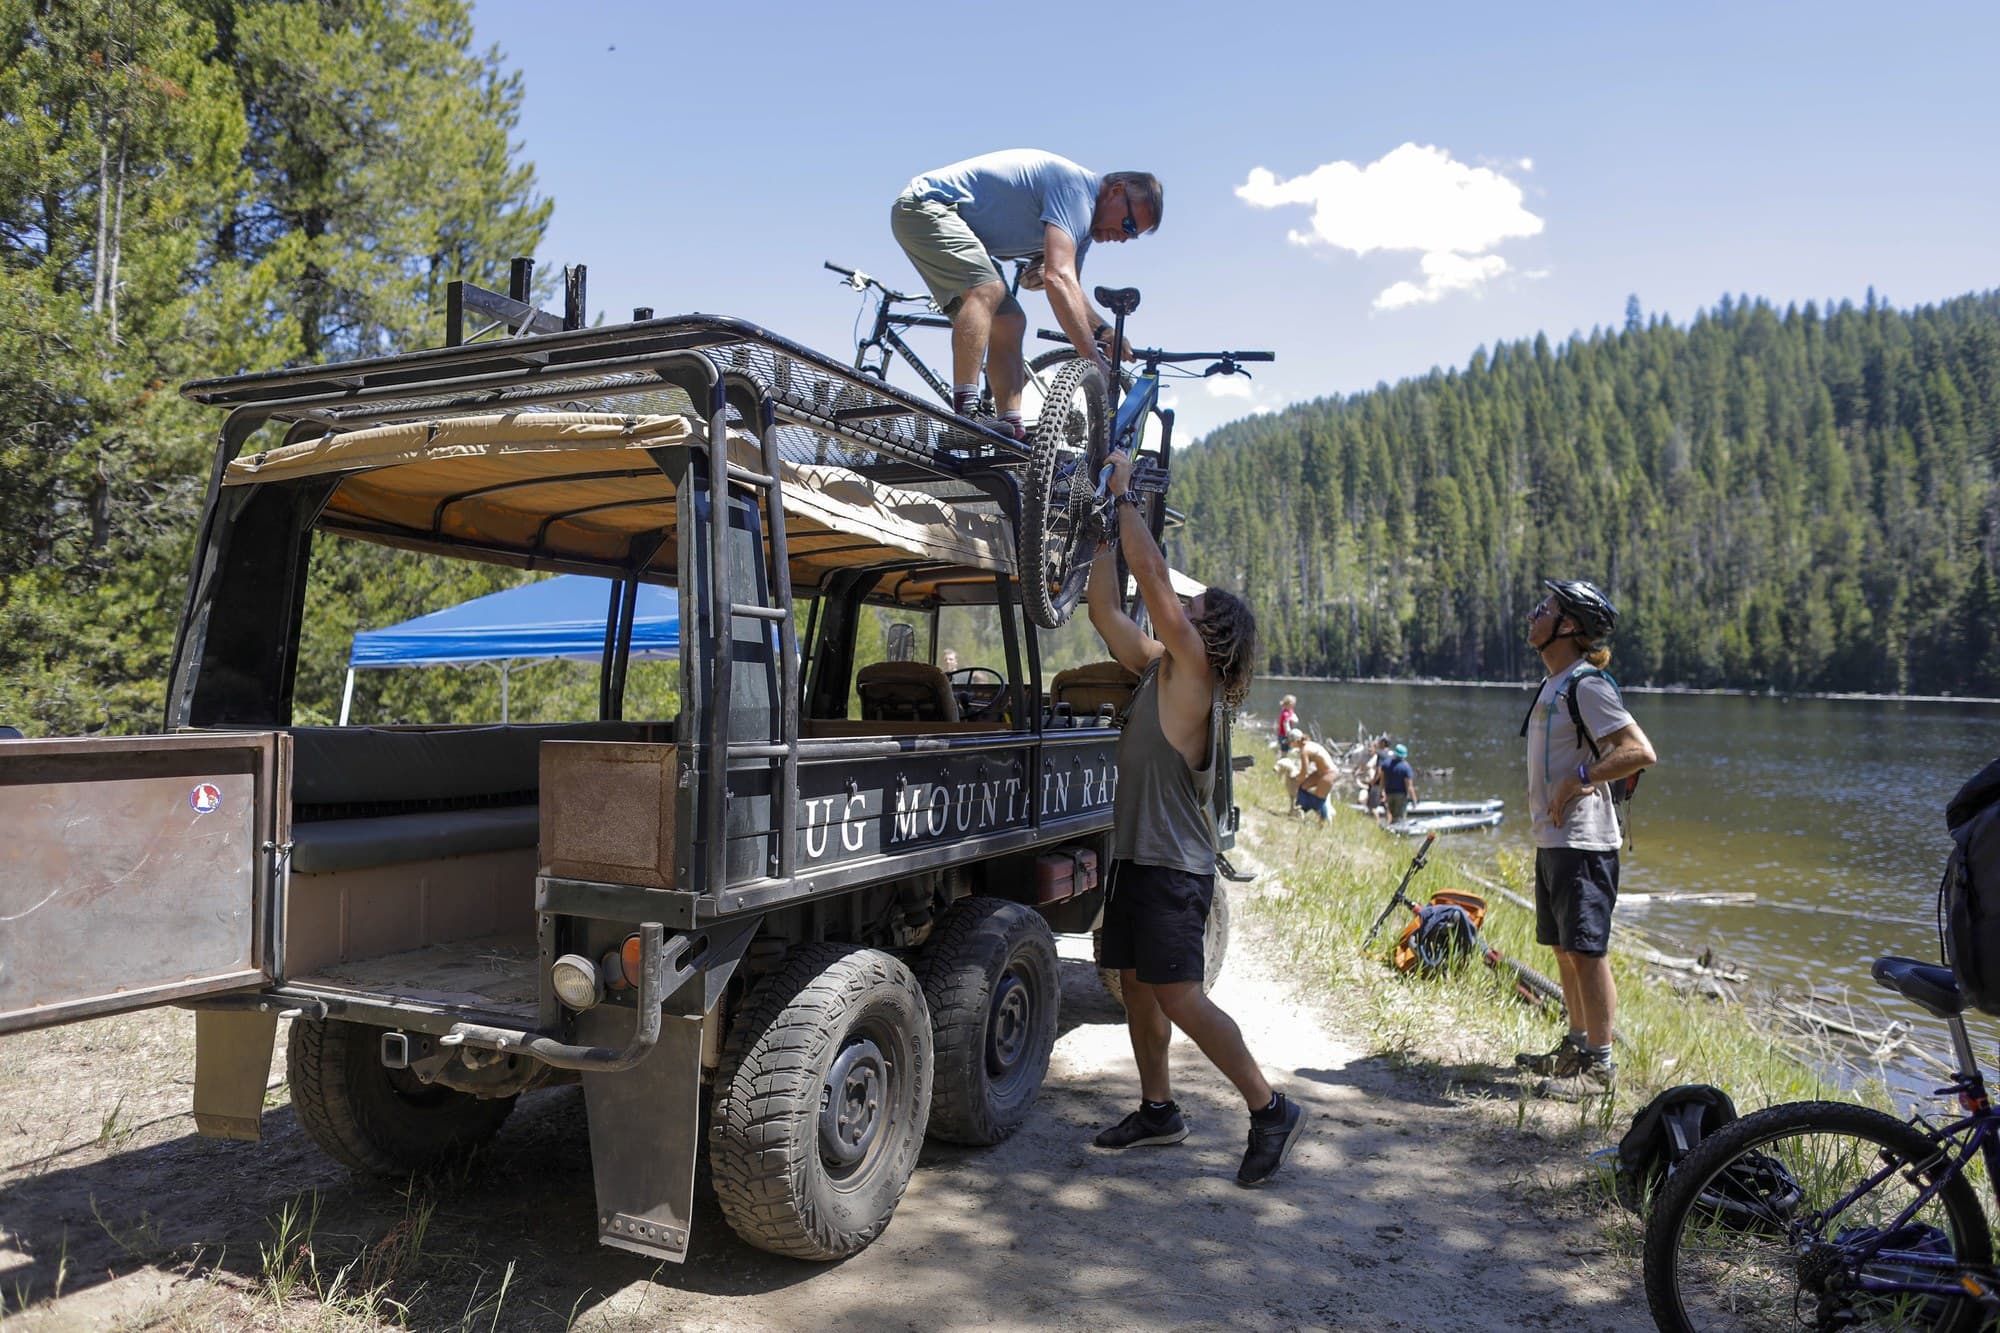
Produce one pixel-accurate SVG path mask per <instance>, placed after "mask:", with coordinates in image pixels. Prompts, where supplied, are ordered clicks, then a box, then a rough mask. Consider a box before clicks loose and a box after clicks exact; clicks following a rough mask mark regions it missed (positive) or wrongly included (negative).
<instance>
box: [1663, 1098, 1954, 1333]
mask: <svg viewBox="0 0 2000 1333" xmlns="http://www.w3.org/2000/svg"><path fill="white" fill-rule="evenodd" d="M1945 1160H1947V1159H1945V1158H1944V1157H1943V1156H1942V1155H1941V1154H1940V1152H1939V1149H1938V1146H1937V1144H1936V1143H1935V1142H1934V1141H1933V1140H1932V1139H1930V1138H1929V1137H1927V1136H1926V1135H1925V1134H1923V1133H1922V1132H1921V1131H1919V1130H1917V1129H1915V1128H1914V1127H1912V1126H1910V1125H1908V1124H1906V1123H1904V1122H1903V1121H1900V1120H1897V1119H1895V1118H1893V1117H1891V1116H1887V1115H1884V1114H1883V1113H1882V1112H1880V1111H1872V1110H1869V1109H1868V1108H1867V1107H1865V1106H1855V1105H1852V1104H1850V1103H1847V1102H1795V1103H1792V1104H1791V1105H1787V1106H1774V1107H1771V1108H1770V1109H1769V1110H1764V1111H1758V1112H1756V1113H1755V1114H1752V1115H1748V1116H1745V1117H1743V1119H1741V1120H1738V1121H1736V1122H1735V1123H1734V1124H1732V1125H1729V1126H1727V1127H1725V1128H1724V1129H1723V1130H1721V1131H1720V1132H1719V1133H1717V1134H1716V1135H1715V1136H1714V1137H1713V1138H1710V1139H1707V1140H1704V1141H1703V1142H1702V1144H1701V1145H1700V1146H1699V1147H1697V1148H1696V1149H1695V1150H1694V1152H1692V1153H1690V1154H1689V1155H1688V1157H1687V1158H1686V1159H1685V1160H1684V1161H1683V1162H1682V1163H1681V1164H1680V1166H1679V1168H1678V1169H1676V1170H1675V1171H1674V1173H1673V1174H1672V1175H1670V1176H1669V1177H1667V1181H1666V1184H1665V1185H1663V1186H1662V1187H1661V1189H1660V1192H1659V1195H1658V1197H1657V1198H1656V1199H1655V1201H1654V1204H1653V1212H1652V1215H1651V1216H1650V1217H1649V1218H1648V1219H1647V1222H1646V1242H1645V1250H1646V1260H1645V1265H1646V1299H1647V1302H1648V1303H1649V1304H1650V1305H1651V1306H1652V1311H1653V1319H1654V1322H1655V1323H1657V1324H1658V1325H1659V1327H1660V1328H1661V1329H1662V1330H1664V1331H1665V1333H1708V1331H1709V1330H1723V1329H1728V1330H1732V1331H1733V1330H1743V1329H1753V1330H1754V1329H1791V1330H1797V1329H1806V1328H1812V1329H1819V1328H1841V1329H1850V1328H1852V1329H1924V1330H1953V1331H1957V1330H1970V1329H1972V1328H1975V1327H1977V1325H1978V1323H1979V1318H1980V1316H1979V1310H1978V1307H1977V1305H1976V1304H1975V1303H1974V1302H1973V1301H1972V1300H1971V1299H1970V1298H1969V1297H1965V1296H1956V1295H1948V1294H1935V1293H1925V1292H1921V1291H1915V1290H1909V1291H1901V1292H1897V1291H1889V1290H1883V1289H1882V1287H1883V1286H1884V1285H1887V1284H1898V1283H1900V1284H1905V1285H1909V1284H1930V1285H1933V1286H1940V1287H1943V1288H1946V1289H1947V1290H1954V1289H1956V1287H1957V1272H1958V1271H1959V1268H1960V1267H1962V1266H1964V1265H1973V1264H1976V1265H1986V1264H1989V1263H1991V1261H1992V1258H1993V1240H1992V1236H1991V1234H1990V1233H1989V1232H1988V1230H1987V1226H1986V1218H1985V1215H1984V1214H1983V1213H1982V1212H1981V1211H1980V1206H1979V1198H1978V1195H1977V1194H1975V1193H1974V1191H1973V1188H1972V1185H1971V1183H1970V1182H1969V1181H1967V1180H1966V1178H1965V1177H1964V1176H1963V1175H1962V1174H1954V1175H1952V1176H1951V1177H1950V1178H1949V1179H1948V1180H1946V1181H1945V1182H1944V1186H1943V1188H1942V1189H1941V1190H1939V1191H1938V1192H1937V1193H1936V1194H1935V1195H1934V1196H1933V1197H1931V1198H1930V1199H1928V1200H1926V1201H1924V1203H1923V1206H1922V1207H1921V1208H1915V1211H1914V1212H1912V1213H1911V1215H1910V1216H1909V1217H1907V1218H1905V1217H1904V1216H1903V1214H1904V1213H1905V1212H1906V1211H1908V1210H1911V1209H1912V1208H1913V1207H1914V1206H1915V1205H1916V1204H1917V1202H1918V1197H1919V1195H1920V1194H1921V1192H1922V1190H1923V1189H1924V1188H1925V1184H1924V1183H1920V1182H1928V1181H1929V1180H1931V1179H1933V1178H1934V1177H1933V1176H1932V1174H1931V1173H1932V1172H1933V1171H1935V1170H1936V1169H1938V1168H1939V1167H1940V1166H1941V1165H1942V1164H1943V1163H1944V1162H1945ZM1878 1177H1879V1178H1878ZM1870 1180H1873V1181H1874V1182H1875V1183H1873V1184H1872V1185H1869V1186H1868V1187H1867V1188H1866V1189H1862V1188H1861V1187H1862V1185H1863V1184H1864V1182H1867V1181H1870Z"/></svg>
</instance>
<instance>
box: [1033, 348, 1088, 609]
mask: <svg viewBox="0 0 2000 1333" xmlns="http://www.w3.org/2000/svg"><path fill="white" fill-rule="evenodd" d="M1107 429H1108V426H1107V423H1106V421H1105V419H1104V382H1103V381H1102V380H1101V379H1099V378H1098V375H1097V369H1096V367H1094V366H1092V365H1091V364H1090V363H1089V362H1088V361H1081V360H1079V361H1072V362H1071V363H1070V364H1069V365H1067V366H1064V367H1062V368H1061V369H1060V370H1058V371H1057V372H1056V377H1055V380H1054V382H1053V383H1052V384H1051V385H1050V386H1049V401H1048V403H1047V405H1045V406H1044V408H1043V410H1042V415H1041V417H1040V419H1039V420H1037V421H1036V422H1035V430H1034V434H1033V436H1032V437H1031V441H1032V447H1031V449H1030V452H1029V456H1028V474H1027V478H1026V485H1025V486H1024V488H1023V491H1024V493H1023V495H1022V497H1021V531H1020V534H1019V538H1020V540H1019V541H1018V543H1017V544H1016V549H1017V551H1018V552H1019V554H1020V561H1021V592H1022V601H1023V602H1024V603H1025V604H1026V605H1027V608H1028V616H1029V618H1030V619H1032V620H1033V621H1034V622H1035V623H1036V624H1037V625H1040V626H1041V627H1042V628H1043V629H1060V628H1061V627H1062V625H1063V623H1064V622H1065V621H1067V620H1068V619H1069V614H1070V611H1071V610H1072V609H1074V608H1075V606H1076V602H1077V598H1079V597H1081V596H1082V595H1083V590H1084V585H1085V583H1086V582H1087V581H1088V580H1089V578H1090V559H1091V556H1093V555H1094V554H1096V551H1097V532H1096V526H1097V516H1096V515H1095V514H1094V513H1093V512H1092V510H1091V508H1090V501H1091V498H1092V497H1093V496H1094V495H1095V494H1096V491H1097V471H1098V469H1099V468H1100V467H1102V466H1103V462H1104V455H1105V452H1106V450H1107V448H1108V445H1107V442H1106V439H1105V432H1106V430H1107Z"/></svg>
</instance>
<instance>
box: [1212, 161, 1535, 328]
mask: <svg viewBox="0 0 2000 1333" xmlns="http://www.w3.org/2000/svg"><path fill="white" fill-rule="evenodd" d="M1531 166H1532V163H1531V160H1530V159H1528V158H1522V159H1520V161H1519V163H1518V164H1517V168H1516V169H1517V170H1520V171H1527V170H1529V169H1531ZM1236 195H1237V197H1238V198H1239V199H1242V200H1243V201H1244V202H1246V203H1248V204H1251V205H1253V206H1255V207H1258V208H1280V207H1283V206H1285V205H1288V204H1306V205H1310V206H1311V208H1312V226H1311V230H1310V231H1293V232H1291V233H1289V236H1290V239H1291V241H1292V243H1293V244H1294V245H1302V246H1313V245H1327V246H1332V247H1333V248H1335V249H1339V250H1346V251H1349V252H1350V253H1352V254H1355V255H1366V254H1370V253H1372V252H1374V251H1376V250H1390V251H1399V250H1400V251H1414V252H1416V253H1418V254H1420V255H1421V256H1422V259H1421V260H1420V261H1419V269H1420V271H1421V273H1422V275H1423V281H1422V283H1416V282H1409V281H1404V282H1398V283H1396V284H1394V285H1393V286H1391V287H1389V288H1388V289H1386V290H1385V291H1383V292H1382V293H1381V295H1379V296H1377V297H1376V298H1375V308H1376V309H1377V310H1399V309H1402V308H1404V307H1406V306H1412V305H1424V304H1429V303H1431V302H1434V301H1439V300H1442V299H1444V298H1445V297H1446V296H1449V295H1451V294H1452V293H1454V292H1472V293H1477V292H1478V291H1480V290H1481V289H1482V288H1483V287H1485V285H1486V284H1487V283H1489V282H1491V281H1492V280H1493V279H1495V278H1497V277H1499V276H1500V275H1501V274H1503V273H1506V272H1508V264H1507V261H1506V260H1505V259H1502V258H1501V257H1500V256H1499V255H1496V254H1493V253H1491V251H1492V250H1494V249H1495V248H1496V247H1498V246H1499V245H1500V244H1501V243H1502V242H1505V241H1509V240H1514V239H1517V238H1520V237H1524V236H1535V235H1538V234H1540V232H1541V230H1542V226H1543V223H1542V219H1541V218H1539V217H1537V216H1536V215H1535V214H1533V213H1530V212H1529V211H1528V210H1527V209H1526V208H1525V207H1524V206H1523V204H1522V193H1521V187H1520V186H1519V185H1516V184H1515V183H1514V182H1513V181H1511V180H1509V179H1508V178H1507V177H1506V176H1505V175H1503V174H1501V172H1499V171H1496V170H1495V169H1493V168H1492V167H1474V166H1468V165H1467V164H1466V163H1463V162H1459V161H1457V160H1455V159H1454V158H1453V157H1452V155H1451V154H1450V153H1449V152H1447V151H1445V150H1444V149H1442V148H1434V147H1428V146H1422V145H1418V144H1413V143H1406V144H1404V145H1403V146H1402V147H1400V148H1397V149H1395V150H1394V151H1393V152H1390V153H1388V154H1385V155H1384V156H1382V157H1380V158H1378V159H1376V160H1375V161H1373V162H1370V163H1369V164H1368V165H1366V166H1361V167H1358V166H1356V165H1355V164H1354V163H1352V162H1329V163H1327V164H1325V165H1324V166H1320V167H1315V168H1314V169H1313V170H1312V171H1310V172H1307V173H1306V174H1305V175H1303V176H1294V177H1292V178H1291V179H1289V180H1279V179H1278V177H1277V176H1276V175H1275V174H1274V173H1272V172H1271V171H1269V170H1267V169H1265V168H1263V167H1258V168H1256V169H1254V170H1253V171H1251V173H1250V176H1249V179H1248V180H1246V181H1244V183H1243V184H1241V185H1239V186H1237V187H1236Z"/></svg>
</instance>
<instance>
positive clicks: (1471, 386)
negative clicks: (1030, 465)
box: [1174, 291, 2000, 695]
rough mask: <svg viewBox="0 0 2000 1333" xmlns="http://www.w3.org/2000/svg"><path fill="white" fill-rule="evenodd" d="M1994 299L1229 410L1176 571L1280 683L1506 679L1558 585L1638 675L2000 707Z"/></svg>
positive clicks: (1784, 317) (1619, 334)
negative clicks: (1234, 619) (1565, 584)
mask: <svg viewBox="0 0 2000 1333" xmlns="http://www.w3.org/2000/svg"><path fill="white" fill-rule="evenodd" d="M1996 462H2000V293H1992V292H1989V293H1985V294H1982V295H1975V296H1967V297H1962V298H1960V299H1957V300H1953V301H1949V302H1946V303H1944V304H1942V305H1938V306H1927V307H1923V308H1921V309H1917V310H1911V311H1898V310H1893V309H1890V308H1888V307H1887V306H1886V305H1884V304H1882V303H1879V302H1878V301H1877V300H1876V299H1875V296H1874V294H1873V292H1872V291H1871V292H1870V293H1869V295H1868V298H1867V300H1866V302H1865V303H1864V304H1863V305H1861V306H1859V307H1856V306H1854V305H1851V304H1848V303H1842V304H1841V305H1839V306H1838V307H1835V308H1831V309H1826V310H1822V309H1819V308H1817V307H1815V306H1814V305H1811V304H1808V305H1806V306H1804V307H1803V308H1788V309H1786V310H1784V311H1779V310H1776V309H1774V308H1772V307H1771V306H1770V305H1768V304H1766V303H1764V302H1762V301H1749V300H1730V299H1724V301H1723V302H1722V303H1721V304H1720V305H1719V306H1717V307H1716V308H1715V309H1713V310H1711V311H1707V312H1705V313H1703V314H1701V315H1699V316H1697V317H1696V318H1695V320H1694V322H1693V323H1692V324H1691V325H1689V326H1687V327H1680V326H1676V325H1673V324H1671V323H1668V322H1666V321H1664V320H1660V319H1653V320H1647V319H1646V318H1645V317H1644V316H1643V315H1642V313H1641V311H1640V308H1639V305H1638V301H1637V298H1634V299H1633V301H1632V302H1630V303H1629V304H1628V307H1627V315H1626V320H1625V323H1624V327H1623V328H1622V329H1619V330H1617V331H1612V332H1594V333H1592V334H1591V335H1590V336H1588V337H1578V338H1574V339H1572V340H1571V341H1569V342H1568V343H1565V344H1563V345H1561V346H1559V347H1552V346H1551V345H1550V344H1549V342H1548V340H1547V339H1546V338H1541V337H1538V338H1536V339H1535V340H1534V341H1533V342H1516V343H1508V344H1504V345H1502V346H1500V347H1498V348H1496V349H1495V350H1494V351H1493V352H1492V353H1491V354H1490V355H1489V354H1488V353H1487V352H1486V351H1485V350H1484V349H1481V350H1480V351H1479V352H1477V353H1475V354H1474V355H1473V357H1472V359H1471V361H1470V362H1468V363H1467V364H1466V366H1465V367H1464V368H1463V369H1453V370H1449V371H1433V372H1432V373H1431V374H1429V375H1427V376H1424V377H1422V378H1419V379H1412V380H1407V381H1404V382H1403V383H1400V384H1396V385H1393V386H1384V387H1380V388H1377V389H1375V390H1373V391H1371V392H1368V393H1362V394H1356V395H1354V396H1352V397H1348V398H1343V399H1322V400H1319V401H1316V402H1312V403H1307V404H1303V405H1300V406H1296V407H1292V408H1290V409H1287V410H1286V411H1283V412H1280V413H1277V414H1275V415H1269V416H1261V417H1255V418H1252V419H1250V420H1247V421H1241V422H1237V423H1234V424H1232V425H1230V426H1227V427H1224V428H1222V429H1220V430H1218V431H1216V432H1214V433H1213V434H1212V435H1210V436H1209V437H1208V438H1207V439H1206V440H1205V441H1204V442H1203V443H1202V444H1201V445H1200V446H1199V447H1197V448H1195V449H1193V450H1190V451H1189V452H1188V453H1187V454H1186V455H1184V456H1183V458H1182V459H1177V460H1176V463H1175V467H1174V487H1175V497H1176V503H1177V505H1178V506H1179V507H1181V508H1183V509H1184V510H1185V511H1186V512H1187V513H1188V515H1189V517H1190V521H1189V522H1188V523H1187V524H1186V525H1185V526H1184V527H1182V528H1180V529H1179V530H1178V533H1177V535H1176V537H1175V542H1176V544H1177V545H1176V552H1175V554H1176V556H1177V563H1180V564H1182V565H1183V566H1184V567H1185V568H1187V569H1188V570H1189V571H1190V572H1193V573H1195V574H1197V575H1198V576H1200V577H1203V578H1205V579H1210V580H1213V581H1215V582H1218V583H1221V584H1223V585H1225V586H1233V587H1240V588H1244V589H1247V590H1248V592H1249V595H1250V597H1251V600H1252V601H1253V602H1254V604H1255V606H1256V609H1257V612H1258V616H1259V620H1260V623H1261V624H1262V625H1263V626H1264V630H1265V643H1266V649H1267V654H1268V665H1269V668H1270V669H1271V670H1274V671H1291V672H1302V673H1309V674H1329V675H1343V676H1344V675H1377V674H1382V675H1400V674H1412V673H1414V674H1422V675H1437V676H1447V677H1456V678H1468V679H1474V678H1483V679H1499V680H1511V679H1517V678H1520V677H1522V676H1525V675H1528V674H1530V673H1531V672H1532V671H1533V670H1534V669H1535V668H1536V666H1537V663H1536V662H1535V660H1534V658H1533V654H1532V653H1530V652H1529V650H1528V649H1527V648H1526V647H1525V645H1524V644H1523V643H1522V624H1523V619H1524V616H1525V614H1526V612H1527V610H1528V608H1529V607H1531V606H1532V605H1533V604H1534V602H1535V601H1536V600H1537V599H1538V598H1539V597H1540V595H1541V593H1540V586H1539V585H1540V580H1541V579H1542V578H1544V577H1579V578H1590V579H1594V580H1597V581H1598V582H1600V583H1602V584H1603V585H1604V586H1605V587H1606V588H1607V589H1608V590H1609V591H1610V593H1611V594H1612V597H1613V599H1614V600H1615V601H1616V602H1617V604H1618V606H1619V609H1620V611H1621V612H1622V613H1623V620H1622V621H1621V624H1620V629H1619V633H1618V636H1617V641H1616V657H1615V659H1614V663H1613V670H1614V672H1616V673H1617V674H1618V675H1619V676H1620V678H1621V679H1624V680H1627V681H1632V682H1653V683H1661V684H1668V683H1671V684H1685V685H1694V686H1717V685H1733V686H1745V687H1755V688H1776V689H1782V690H1872V691H1888V692H1899V691H1903V692H1911V693H1944V692H1951V693H1963V692H1976V693H1980V694H1987V695H1995V694H2000V590H1997V589H1996V587H1995V558H1996V548H1997V547H2000V530H1997V529H2000V514H1996V504H2000V496H1997V495H1996V491H1995V486H1994V469H1995V465H1996Z"/></svg>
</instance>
